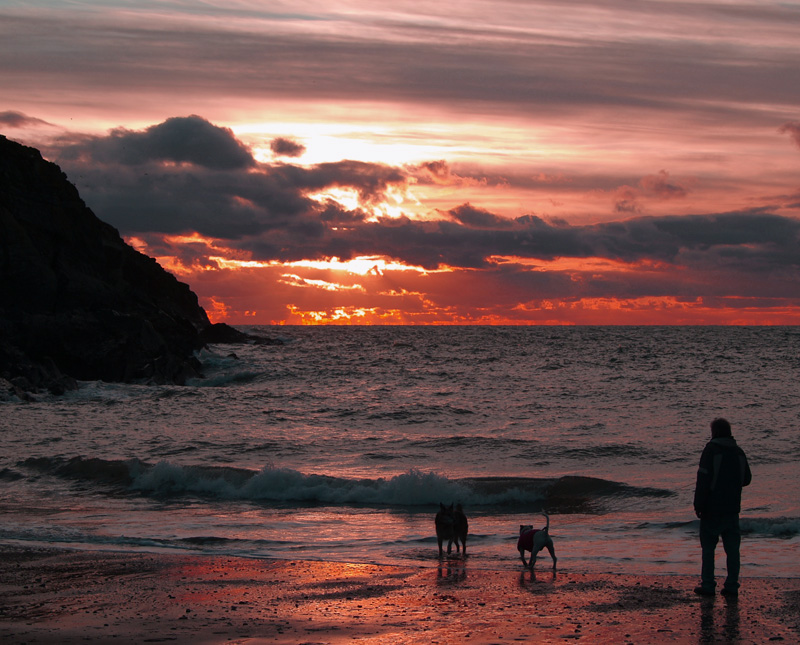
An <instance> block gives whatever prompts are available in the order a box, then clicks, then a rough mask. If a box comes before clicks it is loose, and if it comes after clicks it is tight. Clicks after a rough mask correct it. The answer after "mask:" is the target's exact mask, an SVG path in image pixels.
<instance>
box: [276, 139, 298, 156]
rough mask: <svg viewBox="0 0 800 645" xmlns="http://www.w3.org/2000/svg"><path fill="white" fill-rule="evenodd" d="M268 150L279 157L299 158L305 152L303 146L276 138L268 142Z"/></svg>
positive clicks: (292, 141)
mask: <svg viewBox="0 0 800 645" xmlns="http://www.w3.org/2000/svg"><path fill="white" fill-rule="evenodd" d="M269 148H270V150H272V152H273V154H275V155H277V156H279V157H301V156H302V155H303V153H305V151H306V147H305V146H304V145H303V144H301V143H297V141H294V140H293V139H286V138H284V137H277V138H275V139H273V140H272V141H270V142H269Z"/></svg>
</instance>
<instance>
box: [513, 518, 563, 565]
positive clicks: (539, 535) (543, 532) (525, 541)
mask: <svg viewBox="0 0 800 645" xmlns="http://www.w3.org/2000/svg"><path fill="white" fill-rule="evenodd" d="M542 515H544V516H545V518H546V519H547V525H546V526H545V527H544V528H541V529H535V528H533V524H520V525H519V540H517V550H518V551H519V557H520V558H522V565H523V566H525V567H530V568H531V569H533V565H534V563H535V562H536V556H537V554H538V553H539V551H541V550H542V549H545V548H546V549H547V550H548V551H549V552H550V557H551V558H553V569H555V568H556V550H555V548H554V547H553V538H551V537H550V516H549V515H548V514H547V513H542ZM525 551H530V552H531V561H530V564H529V563H528V562H526V561H525Z"/></svg>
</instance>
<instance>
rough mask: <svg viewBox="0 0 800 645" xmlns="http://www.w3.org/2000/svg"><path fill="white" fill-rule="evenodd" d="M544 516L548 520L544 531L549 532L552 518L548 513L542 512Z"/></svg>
mask: <svg viewBox="0 0 800 645" xmlns="http://www.w3.org/2000/svg"><path fill="white" fill-rule="evenodd" d="M542 515H544V518H545V519H546V520H547V524H546V525H545V527H544V528H543V529H542V530H543V531H545V532H547V531H549V530H550V516H549V515H548V514H547V513H545V512H544V511H542Z"/></svg>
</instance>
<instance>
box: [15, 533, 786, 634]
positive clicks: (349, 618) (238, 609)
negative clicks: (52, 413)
mask: <svg viewBox="0 0 800 645" xmlns="http://www.w3.org/2000/svg"><path fill="white" fill-rule="evenodd" d="M542 564H544V563H543V562H540V563H539V565H542ZM695 583H696V579H694V578H690V577H685V576H633V575H589V574H586V575H584V574H580V573H576V572H571V571H564V572H559V573H557V574H555V575H554V574H553V572H552V570H550V569H547V568H545V567H542V568H541V569H539V570H537V572H536V573H535V575H532V574H531V572H529V571H523V570H522V567H521V566H520V567H518V568H516V567H511V568H507V569H500V568H488V567H487V563H478V562H477V561H475V560H470V559H467V560H466V561H462V560H455V559H454V560H450V561H444V562H443V563H442V565H441V566H439V567H437V566H435V565H434V566H432V567H430V568H411V567H409V568H402V567H388V566H372V565H355V564H341V563H331V562H307V561H299V562H296V561H284V560H249V559H238V558H231V557H201V556H192V555H187V556H182V555H161V554H150V553H135V554H130V553H117V552H90V551H62V550H55V549H33V548H27V547H18V546H1V545H0V642H2V643H76V642H90V643H161V642H177V643H192V644H194V645H200V644H202V643H228V642H236V643H261V642H279V643H309V644H310V643H342V642H352V641H356V642H362V643H443V644H444V643H509V642H515V641H516V642H527V643H563V642H572V641H582V642H585V643H662V642H670V643H698V642H723V643H736V642H741V643H767V642H781V641H783V642H786V643H797V642H800V579H747V580H744V581H743V586H742V591H741V595H740V597H739V599H738V600H736V601H728V600H726V599H724V598H723V597H721V596H717V597H716V598H700V597H698V596H696V595H695V594H694V593H692V588H693V587H694V585H695Z"/></svg>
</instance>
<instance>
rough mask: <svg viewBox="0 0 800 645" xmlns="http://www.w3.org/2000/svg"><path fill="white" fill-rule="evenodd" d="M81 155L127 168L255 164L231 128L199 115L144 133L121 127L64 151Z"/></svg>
mask: <svg viewBox="0 0 800 645" xmlns="http://www.w3.org/2000/svg"><path fill="white" fill-rule="evenodd" d="M81 153H82V154H87V153H88V154H89V155H90V156H91V158H92V160H93V161H95V162H100V163H119V164H123V165H126V166H135V165H142V164H147V163H150V162H173V163H190V164H194V165H197V166H201V167H204V168H209V169H212V170H233V169H241V168H249V167H251V166H253V165H254V164H255V161H254V159H253V156H252V155H251V154H250V152H249V150H248V149H247V148H246V147H245V146H244V145H243V144H242V143H241V142H240V141H238V140H237V139H236V137H235V136H234V134H233V132H232V131H231V130H230V129H228V128H222V127H219V126H216V125H213V124H211V123H209V122H208V121H207V120H205V119H203V118H202V117H199V116H188V117H173V118H170V119H167V120H166V121H164V122H163V123H159V124H158V125H153V126H151V127H149V128H147V129H146V130H144V131H143V132H135V131H132V130H126V129H124V128H119V129H116V130H112V131H111V133H110V134H109V135H108V136H107V137H91V138H87V139H85V140H84V141H83V142H81V143H79V144H76V145H75V146H73V147H71V148H67V149H65V150H64V151H63V155H64V157H65V158H69V156H70V155H72V156H75V155H77V154H81Z"/></svg>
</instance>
